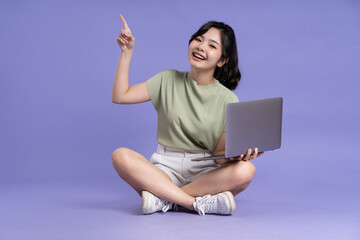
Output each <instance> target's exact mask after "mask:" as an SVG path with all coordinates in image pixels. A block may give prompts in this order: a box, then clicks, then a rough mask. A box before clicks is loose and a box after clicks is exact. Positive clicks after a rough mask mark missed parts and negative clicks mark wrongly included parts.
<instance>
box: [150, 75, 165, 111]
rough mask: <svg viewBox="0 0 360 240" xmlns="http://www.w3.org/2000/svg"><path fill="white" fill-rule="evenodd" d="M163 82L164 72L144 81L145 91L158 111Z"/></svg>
mask: <svg viewBox="0 0 360 240" xmlns="http://www.w3.org/2000/svg"><path fill="white" fill-rule="evenodd" d="M163 80H164V71H163V72H160V73H158V74H156V75H155V76H153V77H151V78H150V79H148V80H147V81H146V85H147V90H148V93H149V96H150V99H151V102H152V104H153V105H154V107H155V109H156V110H157V109H158V106H159V99H160V95H161V86H162V83H163Z"/></svg>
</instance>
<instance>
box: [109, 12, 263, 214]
mask: <svg viewBox="0 0 360 240" xmlns="http://www.w3.org/2000/svg"><path fill="white" fill-rule="evenodd" d="M120 18H121V21H122V23H123V25H124V29H121V30H120V32H121V33H120V35H119V36H117V38H116V40H117V43H118V45H119V46H120V48H121V55H120V59H119V63H118V66H117V70H116V74H115V80H114V85H113V90H112V102H114V103H118V104H134V103H141V102H146V101H150V100H151V102H152V103H153V105H154V107H155V109H156V111H157V114H158V130H157V142H158V143H159V145H158V149H157V152H156V153H154V154H153V155H152V156H151V159H150V162H149V161H148V160H147V159H146V158H145V157H144V156H142V155H141V154H139V153H137V152H135V151H133V150H130V149H128V148H118V149H116V150H115V151H114V152H113V154H112V162H113V166H114V168H115V170H116V171H117V173H118V174H119V176H120V177H121V178H123V179H124V180H125V181H126V182H127V183H128V184H129V185H130V186H131V187H133V188H134V189H135V191H136V192H137V193H138V194H139V195H140V196H142V204H143V206H142V212H143V214H149V213H153V212H157V211H163V212H166V211H167V210H169V209H171V208H176V205H180V206H183V207H185V208H187V209H189V210H193V211H197V212H198V213H199V214H200V215H204V214H205V213H215V214H226V215H227V214H231V213H233V212H234V211H235V209H236V206H235V201H234V197H233V196H235V195H237V194H239V193H240V192H242V191H243V190H245V189H246V188H247V187H248V186H249V184H250V182H251V180H252V178H253V176H254V173H255V167H254V165H253V164H252V163H251V162H250V161H249V160H250V159H254V158H256V157H258V156H260V155H262V154H263V153H258V150H257V148H255V149H253V150H252V149H249V150H248V151H247V154H246V155H245V156H244V155H240V156H239V157H237V158H231V159H221V160H217V161H214V160H207V161H201V162H194V161H191V159H193V158H197V157H200V156H208V155H210V154H212V153H213V154H215V155H220V154H224V152H225V109H226V108H225V107H226V104H228V103H231V102H238V98H237V96H236V95H235V94H234V93H233V92H232V91H231V90H233V89H235V88H236V86H237V84H238V82H239V80H240V72H239V69H238V58H237V47H236V39H235V35H234V31H233V30H232V28H231V27H229V26H228V25H226V24H224V23H221V22H208V23H206V24H204V25H203V26H202V27H201V28H200V29H199V30H198V31H197V32H196V33H195V34H194V35H193V36H192V37H191V38H190V41H189V47H188V58H189V62H190V65H191V70H190V72H179V71H176V70H166V71H163V72H160V73H159V74H157V75H155V76H154V77H152V78H150V79H149V80H147V81H145V82H142V83H139V84H136V85H133V86H131V87H129V65H130V60H131V56H132V53H133V48H134V43H135V38H134V36H133V35H132V34H131V31H130V28H129V26H128V25H127V23H126V21H125V19H124V17H123V16H122V15H120Z"/></svg>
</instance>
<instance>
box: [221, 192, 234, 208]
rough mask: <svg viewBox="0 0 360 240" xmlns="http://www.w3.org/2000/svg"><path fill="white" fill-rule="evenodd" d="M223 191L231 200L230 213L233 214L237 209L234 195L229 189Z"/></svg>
mask: <svg viewBox="0 0 360 240" xmlns="http://www.w3.org/2000/svg"><path fill="white" fill-rule="evenodd" d="M223 193H224V194H225V195H226V197H227V199H228V200H229V205H230V213H229V214H232V213H233V212H235V210H236V204H235V199H234V195H233V194H232V193H231V192H229V191H226V192H223Z"/></svg>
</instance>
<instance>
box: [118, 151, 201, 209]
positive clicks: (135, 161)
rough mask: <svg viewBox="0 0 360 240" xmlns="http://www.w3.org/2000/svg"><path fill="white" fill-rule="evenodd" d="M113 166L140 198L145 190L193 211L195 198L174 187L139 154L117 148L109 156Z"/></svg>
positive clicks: (160, 171)
mask: <svg viewBox="0 0 360 240" xmlns="http://www.w3.org/2000/svg"><path fill="white" fill-rule="evenodd" d="M111 159H112V162H113V166H114V168H115V170H116V172H117V173H118V174H119V176H120V177H121V178H122V179H124V180H125V181H126V182H127V183H128V184H129V185H130V186H131V187H132V188H134V189H135V191H136V192H137V193H138V194H139V195H140V196H141V192H142V191H143V190H147V191H149V192H151V193H153V194H155V195H156V196H158V197H160V198H162V199H165V200H167V201H169V202H172V203H175V204H178V205H181V206H183V207H185V208H188V209H190V210H194V208H193V205H192V204H193V203H194V202H195V198H194V197H192V196H190V195H188V194H187V193H185V192H184V191H183V190H181V188H179V187H178V186H176V185H175V184H174V183H173V182H172V181H171V179H170V178H169V176H168V175H167V174H166V173H165V172H163V171H162V170H160V169H159V168H157V167H155V166H154V165H152V164H151V163H150V162H149V161H147V160H146V158H145V157H144V156H142V155H141V154H139V153H137V152H135V151H132V150H131V149H128V148H118V149H117V150H115V151H114V152H113V154H112V156H111Z"/></svg>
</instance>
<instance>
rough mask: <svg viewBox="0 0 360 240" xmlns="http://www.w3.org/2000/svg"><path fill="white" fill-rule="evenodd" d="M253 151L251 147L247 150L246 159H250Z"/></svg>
mask: <svg viewBox="0 0 360 240" xmlns="http://www.w3.org/2000/svg"><path fill="white" fill-rule="evenodd" d="M251 153H252V150H251V148H249V149H248V150H247V152H246V156H245V159H246V160H249V159H250V157H251Z"/></svg>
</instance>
